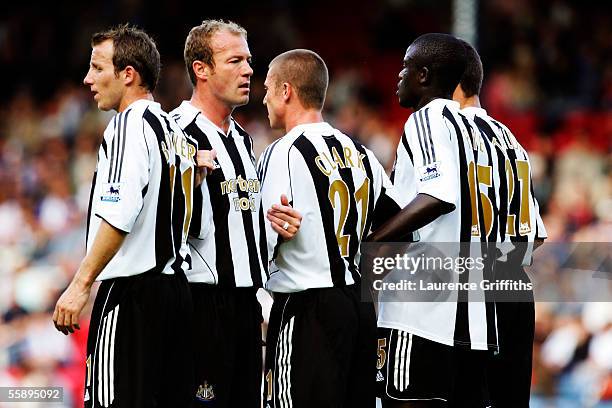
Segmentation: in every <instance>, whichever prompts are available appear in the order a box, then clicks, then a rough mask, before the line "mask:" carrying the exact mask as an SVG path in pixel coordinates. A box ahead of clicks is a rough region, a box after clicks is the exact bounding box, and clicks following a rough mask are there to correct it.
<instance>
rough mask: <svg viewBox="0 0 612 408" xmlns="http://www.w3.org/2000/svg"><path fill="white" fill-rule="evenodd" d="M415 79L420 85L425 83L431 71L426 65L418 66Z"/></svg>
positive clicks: (429, 78) (428, 80)
mask: <svg viewBox="0 0 612 408" xmlns="http://www.w3.org/2000/svg"><path fill="white" fill-rule="evenodd" d="M417 80H418V81H419V84H421V85H427V84H428V83H429V82H430V81H431V71H430V70H429V68H427V67H421V68H419V71H418V73H417Z"/></svg>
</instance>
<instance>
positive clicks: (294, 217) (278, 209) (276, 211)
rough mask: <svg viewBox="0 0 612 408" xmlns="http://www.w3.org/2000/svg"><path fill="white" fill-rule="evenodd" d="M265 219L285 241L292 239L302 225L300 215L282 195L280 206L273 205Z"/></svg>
mask: <svg viewBox="0 0 612 408" xmlns="http://www.w3.org/2000/svg"><path fill="white" fill-rule="evenodd" d="M267 218H268V220H269V221H270V223H271V225H272V229H273V230H274V231H276V232H277V233H278V235H280V236H281V237H283V239H284V240H285V241H289V240H291V239H293V237H294V236H295V234H297V232H298V230H299V229H300V225H301V223H302V214H300V212H299V211H297V210H295V209H294V208H293V207H291V206H290V205H289V199H288V198H287V196H286V195H284V194H282V195H281V197H280V204H273V205H272V208H270V209H269V210H268V214H267Z"/></svg>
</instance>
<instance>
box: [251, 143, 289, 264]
mask: <svg viewBox="0 0 612 408" xmlns="http://www.w3.org/2000/svg"><path fill="white" fill-rule="evenodd" d="M294 159H297V158H294ZM289 160H290V158H289V152H288V151H287V149H286V148H284V146H283V147H280V146H278V145H277V144H273V145H271V146H269V147H268V148H267V149H266V150H265V151H264V153H263V154H262V155H261V157H260V159H259V163H258V166H257V168H258V174H259V178H260V182H261V209H260V210H261V211H262V212H263V215H264V218H265V214H266V213H267V211H268V210H269V209H270V208H271V207H272V205H273V204H279V203H280V197H281V195H282V194H285V195H286V196H287V198H288V199H289V202H290V203H292V202H293V195H292V191H291V181H290V174H289V172H290V169H289ZM265 225H266V239H267V247H268V259H270V260H272V259H274V255H275V252H276V248H277V246H278V245H280V243H281V241H280V239H279V235H278V234H277V233H276V231H274V230H273V229H272V225H271V223H270V221H269V220H268V219H267V218H266V219H265Z"/></svg>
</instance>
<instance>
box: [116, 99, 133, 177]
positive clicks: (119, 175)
mask: <svg viewBox="0 0 612 408" xmlns="http://www.w3.org/2000/svg"><path fill="white" fill-rule="evenodd" d="M130 111H131V109H130V110H128V111H126V112H125V118H124V119H123V140H122V141H121V159H120V160H119V152H117V159H118V160H119V166H118V167H119V171H118V173H117V174H116V175H115V183H117V182H119V181H121V170H122V169H123V157H124V155H125V139H127V132H126V131H127V121H128V116H129V114H130Z"/></svg>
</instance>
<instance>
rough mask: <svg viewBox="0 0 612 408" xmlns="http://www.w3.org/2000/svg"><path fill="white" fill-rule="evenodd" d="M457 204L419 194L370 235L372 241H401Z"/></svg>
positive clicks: (369, 239) (369, 238) (451, 209)
mask: <svg viewBox="0 0 612 408" xmlns="http://www.w3.org/2000/svg"><path fill="white" fill-rule="evenodd" d="M454 208H455V206H454V205H453V204H450V203H447V202H445V201H442V200H439V199H437V198H435V197H432V196H430V195H428V194H418V195H417V196H416V197H415V198H414V200H412V201H411V202H410V203H409V204H408V205H407V206H406V207H404V208H403V209H402V210H401V211H400V212H399V213H398V214H397V215H396V216H395V217H393V218H391V219H390V220H389V221H387V222H386V223H385V224H383V225H382V226H381V227H380V228H378V229H377V230H376V231H374V232H373V233H372V234H370V235H369V236H368V239H367V240H368V241H370V242H382V241H387V242H393V241H401V240H403V239H405V238H406V237H408V235H410V234H412V233H413V232H414V231H416V230H418V229H419V228H422V227H424V226H425V225H427V224H429V223H430V222H432V221H434V220H435V219H436V218H438V217H440V216H442V215H444V214H448V213H449V212H451V211H453V210H454Z"/></svg>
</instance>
